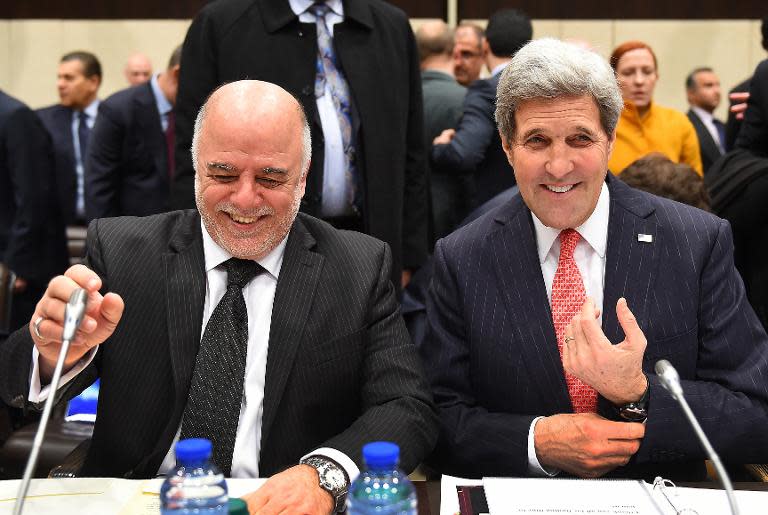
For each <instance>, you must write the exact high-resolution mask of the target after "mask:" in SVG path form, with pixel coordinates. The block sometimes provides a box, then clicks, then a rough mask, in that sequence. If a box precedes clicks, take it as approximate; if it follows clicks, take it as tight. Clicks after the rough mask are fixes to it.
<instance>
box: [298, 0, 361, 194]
mask: <svg viewBox="0 0 768 515" xmlns="http://www.w3.org/2000/svg"><path fill="white" fill-rule="evenodd" d="M329 10H330V7H328V6H327V5H325V4H324V3H315V4H313V5H312V6H310V8H309V11H310V12H311V13H312V14H314V15H315V19H316V24H317V61H316V75H315V98H320V97H322V96H323V95H324V94H325V85H326V83H327V84H328V88H329V89H330V91H331V99H332V100H333V107H334V110H335V111H336V118H337V119H338V120H339V128H340V129H341V141H342V145H343V147H344V162H345V164H346V167H345V170H344V178H345V180H346V182H347V186H348V189H347V191H349V198H348V200H349V204H350V205H351V206H355V207H359V206H357V204H356V195H357V176H356V174H357V167H356V165H355V141H354V135H353V134H352V110H351V103H350V102H351V98H352V97H351V95H350V93H349V84H347V79H346V78H345V77H344V74H343V73H342V72H341V70H340V69H339V65H338V64H339V63H338V58H337V57H336V52H335V50H334V48H333V37H332V36H331V31H330V30H329V29H328V24H327V22H326V18H325V17H326V15H327V14H328V11H329Z"/></svg>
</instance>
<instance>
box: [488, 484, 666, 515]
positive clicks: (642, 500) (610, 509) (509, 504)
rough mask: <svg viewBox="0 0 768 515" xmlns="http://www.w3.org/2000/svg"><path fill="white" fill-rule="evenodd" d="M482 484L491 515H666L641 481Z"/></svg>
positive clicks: (648, 486) (649, 489)
mask: <svg viewBox="0 0 768 515" xmlns="http://www.w3.org/2000/svg"><path fill="white" fill-rule="evenodd" d="M483 486H484V488H485V498H486V500H487V501H488V509H489V510H490V511H491V515H496V514H502V513H509V514H528V513H531V514H534V513H535V514H536V515H542V514H558V515H562V514H574V515H575V514H579V515H581V514H600V515H665V514H664V512H663V511H660V509H659V508H657V507H656V503H655V502H654V500H653V498H652V496H651V488H652V487H651V486H650V485H648V484H646V483H643V482H642V481H610V480H598V481H584V480H571V479H554V478H546V479H513V478H485V479H483Z"/></svg>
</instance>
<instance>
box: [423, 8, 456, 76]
mask: <svg viewBox="0 0 768 515" xmlns="http://www.w3.org/2000/svg"><path fill="white" fill-rule="evenodd" d="M416 42H417V43H418V46H419V59H420V60H421V64H422V69H428V68H427V67H426V66H425V63H429V62H431V61H437V60H450V59H451V52H453V31H452V30H451V28H450V27H449V26H448V25H447V24H446V23H445V22H444V21H443V20H433V21H428V22H425V23H422V24H421V25H420V26H419V29H418V30H417V31H416Z"/></svg>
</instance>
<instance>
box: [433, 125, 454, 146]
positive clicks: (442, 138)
mask: <svg viewBox="0 0 768 515" xmlns="http://www.w3.org/2000/svg"><path fill="white" fill-rule="evenodd" d="M455 134H456V131H455V130H453V129H445V130H444V131H443V132H441V133H440V135H439V136H438V137H436V138H435V139H433V140H432V144H433V145H447V144H448V143H450V142H451V140H452V139H453V136H454V135H455Z"/></svg>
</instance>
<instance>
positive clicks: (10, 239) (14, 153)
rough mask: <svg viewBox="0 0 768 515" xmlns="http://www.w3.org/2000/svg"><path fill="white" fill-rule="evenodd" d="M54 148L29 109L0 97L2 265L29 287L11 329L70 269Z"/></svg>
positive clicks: (17, 298)
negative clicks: (56, 176) (58, 276)
mask: <svg viewBox="0 0 768 515" xmlns="http://www.w3.org/2000/svg"><path fill="white" fill-rule="evenodd" d="M55 192H56V178H55V176H54V172H53V155H52V151H51V143H50V139H49V137H48V134H47V133H46V131H45V129H44V128H43V126H42V124H41V123H40V120H39V119H38V118H37V116H35V113H33V112H32V111H31V110H30V109H29V108H28V107H27V106H26V105H24V104H22V103H21V102H19V101H18V100H16V99H15V98H13V97H10V96H8V95H6V94H5V93H3V92H2V91H0V262H2V263H4V264H5V265H7V266H8V267H9V268H10V269H11V270H13V271H14V272H15V273H16V275H17V276H18V277H20V278H22V279H24V280H25V281H27V283H28V285H27V288H26V290H25V291H23V292H19V293H17V294H15V295H14V296H13V303H12V309H13V311H12V314H11V324H10V327H11V329H16V328H18V327H21V326H22V325H24V324H26V323H27V322H29V318H30V317H31V316H32V312H33V311H34V308H35V304H37V301H38V300H39V299H40V297H41V296H42V293H43V291H44V290H45V288H46V286H47V285H48V281H49V280H50V279H51V278H52V277H53V276H55V275H57V274H60V273H62V272H63V271H64V270H65V268H66V267H67V263H68V261H67V246H66V239H65V236H64V225H63V222H62V219H61V214H60V212H59V204H58V200H57V198H56V193H55Z"/></svg>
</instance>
